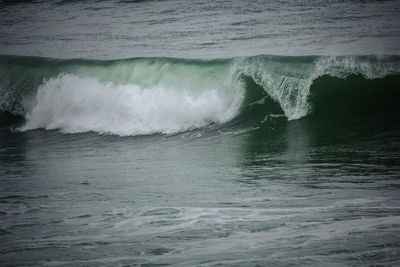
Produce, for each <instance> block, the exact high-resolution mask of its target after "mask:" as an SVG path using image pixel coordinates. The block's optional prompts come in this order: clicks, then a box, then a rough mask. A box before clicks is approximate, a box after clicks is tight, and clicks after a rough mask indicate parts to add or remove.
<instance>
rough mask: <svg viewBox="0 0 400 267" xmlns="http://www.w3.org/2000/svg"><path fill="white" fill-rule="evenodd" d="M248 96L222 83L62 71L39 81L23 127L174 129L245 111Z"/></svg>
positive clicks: (134, 131)
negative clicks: (113, 79)
mask: <svg viewBox="0 0 400 267" xmlns="http://www.w3.org/2000/svg"><path fill="white" fill-rule="evenodd" d="M197 86H198V85H197ZM224 92H225V93H224ZM242 99H243V93H242V92H233V93H232V92H231V93H230V94H228V95H227V94H226V90H219V89H218V88H217V86H216V87H215V88H204V90H202V91H201V92H192V91H191V90H186V89H185V88H168V87H164V86H163V85H162V84H158V85H156V86H153V87H150V88H141V87H140V86H138V85H135V84H125V85H118V84H114V83H110V82H108V83H102V82H99V81H98V80H97V79H96V78H93V77H79V76H77V75H73V74H62V75H60V76H58V77H57V78H53V79H50V80H48V81H46V82H44V83H43V84H42V85H41V86H40V87H39V89H38V92H37V95H36V104H35V105H34V107H33V109H32V110H31V112H29V113H28V114H27V116H26V118H27V122H26V124H25V125H24V126H23V127H21V128H20V130H22V131H25V130H31V129H36V128H44V129H59V130H61V131H62V132H65V133H81V132H88V131H94V132H98V133H110V134H116V135H121V136H126V135H144V134H152V133H167V134H169V133H176V132H180V131H186V130H189V129H193V128H197V127H202V126H205V125H207V124H210V123H223V122H226V121H229V120H231V119H232V118H233V117H235V116H236V114H237V113H238V112H239V109H240V106H241V102H242Z"/></svg>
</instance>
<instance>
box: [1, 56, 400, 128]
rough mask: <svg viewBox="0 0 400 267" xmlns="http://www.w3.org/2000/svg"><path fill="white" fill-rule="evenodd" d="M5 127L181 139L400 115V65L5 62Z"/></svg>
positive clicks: (357, 59)
mask: <svg viewBox="0 0 400 267" xmlns="http://www.w3.org/2000/svg"><path fill="white" fill-rule="evenodd" d="M0 76H1V80H0V112H1V113H0V115H1V116H0V123H1V121H2V119H1V118H2V117H3V118H4V117H7V121H9V120H10V116H11V117H12V116H15V117H16V118H21V117H22V118H23V120H24V121H23V124H22V126H20V127H19V129H20V130H22V131H26V130H31V129H38V128H43V129H58V130H60V131H62V132H65V133H79V132H88V131H94V132H98V133H109V134H116V135H123V136H125V135H143V134H152V133H167V134H169V133H177V132H182V131H187V130H192V129H195V128H199V127H203V126H206V125H210V124H223V123H226V122H228V121H232V120H239V119H241V121H243V122H246V121H248V120H255V119H256V120H258V122H259V123H262V122H263V120H262V118H264V117H265V116H266V115H268V114H270V113H274V114H282V115H284V116H286V118H287V119H288V120H295V119H299V118H302V117H304V116H307V115H310V114H314V115H318V114H319V115H321V114H322V115H323V116H328V115H329V114H330V115H332V114H333V113H334V114H336V113H341V112H347V113H352V112H358V111H360V112H366V111H368V110H369V109H375V111H376V109H382V110H385V109H390V108H393V109H397V108H398V107H399V105H398V104H399V102H400V101H399V100H400V57H397V56H382V57H375V56H343V57H323V56H318V57H317V56H305V57H281V56H267V55H261V56H255V57H246V58H233V59H224V60H211V61H203V60H185V59H170V58H135V59H122V60H107V61H101V60H59V59H48V58H34V57H13V56H1V57H0Z"/></svg>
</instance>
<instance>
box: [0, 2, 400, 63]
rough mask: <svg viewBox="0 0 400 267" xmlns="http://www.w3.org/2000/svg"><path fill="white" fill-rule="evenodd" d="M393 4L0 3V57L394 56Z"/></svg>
mask: <svg viewBox="0 0 400 267" xmlns="http://www.w3.org/2000/svg"><path fill="white" fill-rule="evenodd" d="M399 14H400V3H399V2H398V1H395V0H394V1H320V0H312V1H224V0H219V1H201V0H199V1H181V0H167V1H119V0H114V1H95V0H90V1H84V2H83V1H62V0H61V1H39V0H37V1H2V4H1V7H0V17H1V19H0V23H1V27H0V36H1V38H0V50H1V51H2V52H1V54H18V55H35V56H46V57H62V58H96V59H99V58H108V59H115V58H128V57H141V56H147V57H148V56H151V57H154V56H156V57H178V58H182V57H185V58H188V57H189V58H221V57H229V58H230V57H234V56H253V55H258V54H274V55H321V54H323V55H354V54H357V55H359V54H398V53H399V45H398V44H399V42H400V37H399V36H400V29H399V20H400V19H399Z"/></svg>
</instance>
